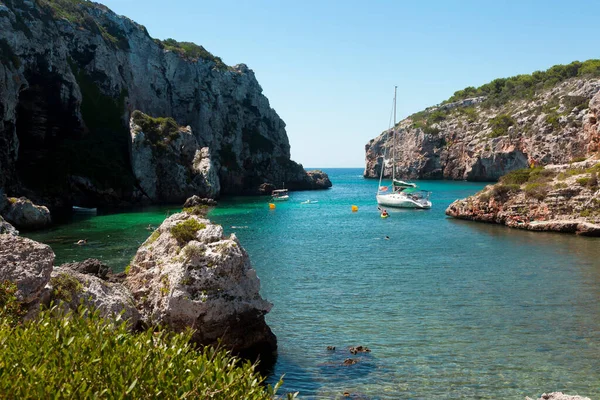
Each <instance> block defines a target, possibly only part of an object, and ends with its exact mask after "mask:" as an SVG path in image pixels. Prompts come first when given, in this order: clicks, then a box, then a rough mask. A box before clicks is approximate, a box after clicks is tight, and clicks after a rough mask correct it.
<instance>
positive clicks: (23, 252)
mask: <svg viewBox="0 0 600 400" xmlns="http://www.w3.org/2000/svg"><path fill="white" fill-rule="evenodd" d="M53 263H54V253H53V252H52V249H50V247H49V246H47V245H45V244H41V243H38V242H35V241H33V240H30V239H27V238H24V237H19V236H13V235H7V234H0V281H4V280H8V281H11V282H14V283H15V284H16V285H17V288H18V292H17V297H18V298H19V301H22V302H24V303H27V305H28V307H29V308H30V309H32V308H35V306H36V304H38V303H39V298H40V295H41V293H42V291H43V289H44V287H45V286H46V284H47V283H48V281H49V280H50V273H51V272H52V265H53Z"/></svg>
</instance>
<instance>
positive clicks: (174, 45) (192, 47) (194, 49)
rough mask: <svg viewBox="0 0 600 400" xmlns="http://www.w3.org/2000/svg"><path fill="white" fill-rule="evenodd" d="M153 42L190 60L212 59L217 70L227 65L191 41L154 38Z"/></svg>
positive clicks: (224, 68)
mask: <svg viewBox="0 0 600 400" xmlns="http://www.w3.org/2000/svg"><path fill="white" fill-rule="evenodd" d="M154 42H156V44H158V45H159V46H161V47H162V48H163V49H165V50H169V51H172V52H175V53H177V54H179V55H181V56H183V57H187V58H190V59H192V60H198V59H201V60H205V61H212V62H214V63H215V68H217V69H218V70H221V71H222V70H226V69H227V68H228V67H227V65H226V64H225V63H224V62H223V60H221V57H216V56H215V55H213V54H212V53H211V52H210V51H208V50H206V49H205V48H204V47H203V46H200V45H197V44H196V43H192V42H178V41H177V40H175V39H165V40H160V39H154Z"/></svg>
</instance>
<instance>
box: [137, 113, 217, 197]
mask: <svg viewBox="0 0 600 400" xmlns="http://www.w3.org/2000/svg"><path fill="white" fill-rule="evenodd" d="M130 133H131V164H132V169H133V173H134V175H135V178H136V179H137V181H138V183H139V189H140V191H141V192H142V194H143V195H144V196H145V197H146V198H147V199H148V200H150V201H151V202H153V203H180V202H183V201H184V199H186V198H188V197H190V196H192V195H194V194H196V195H200V196H201V197H210V198H213V197H216V196H218V195H219V191H220V185H219V178H218V176H217V172H216V170H215V168H214V166H213V164H212V161H211V156H210V152H209V149H208V147H203V148H201V147H200V145H199V144H198V141H197V140H196V138H195V136H194V135H193V133H192V129H191V128H190V127H189V126H188V127H181V126H178V125H177V123H176V122H175V120H174V119H172V118H152V117H150V116H148V115H146V114H144V113H142V112H140V111H134V112H133V113H132V114H131V120H130Z"/></svg>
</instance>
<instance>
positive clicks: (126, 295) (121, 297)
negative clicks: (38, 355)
mask: <svg viewBox="0 0 600 400" xmlns="http://www.w3.org/2000/svg"><path fill="white" fill-rule="evenodd" d="M46 289H48V291H49V297H48V298H47V299H45V301H46V302H54V303H55V304H62V305H63V307H65V308H67V309H71V310H76V309H77V307H79V306H80V305H82V304H83V305H85V306H87V307H91V308H93V309H96V310H99V311H100V313H101V315H103V316H105V317H114V316H118V315H120V316H121V318H122V319H124V320H127V321H128V322H129V324H130V326H131V327H132V328H137V327H138V326H139V322H140V313H139V312H138V310H137V309H136V308H135V302H134V301H133V297H132V296H131V293H130V292H129V291H128V290H127V289H126V288H125V286H123V285H122V284H120V283H111V282H106V281H104V280H102V279H100V278H98V277H97V276H93V275H89V274H82V273H79V272H77V271H74V270H72V269H69V268H63V267H57V268H55V269H54V270H53V271H52V276H51V278H50V282H49V283H48V285H47V287H46Z"/></svg>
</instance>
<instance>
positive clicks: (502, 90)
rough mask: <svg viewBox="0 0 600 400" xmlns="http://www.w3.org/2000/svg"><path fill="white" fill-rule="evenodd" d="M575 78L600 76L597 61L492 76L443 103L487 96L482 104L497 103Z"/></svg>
mask: <svg viewBox="0 0 600 400" xmlns="http://www.w3.org/2000/svg"><path fill="white" fill-rule="evenodd" d="M575 77H600V60H587V61H584V62H579V61H573V62H572V63H570V64H567V65H555V66H553V67H551V68H549V69H547V70H546V71H536V72H534V73H532V74H529V75H528V74H524V75H517V76H512V77H510V78H499V79H494V80H493V81H491V82H489V83H486V84H485V85H481V86H479V87H478V88H475V87H472V86H469V87H467V88H465V89H463V90H459V91H457V92H455V93H454V95H453V96H452V97H450V98H449V99H448V100H446V101H444V103H451V102H454V101H459V100H463V99H468V98H470V97H478V96H487V99H486V101H485V102H484V105H490V106H497V105H502V104H505V103H507V102H508V101H510V100H512V99H531V98H533V96H534V95H535V93H536V91H538V90H542V89H547V88H550V87H553V86H555V85H557V84H558V83H560V82H563V81H565V80H567V79H570V78H575Z"/></svg>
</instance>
